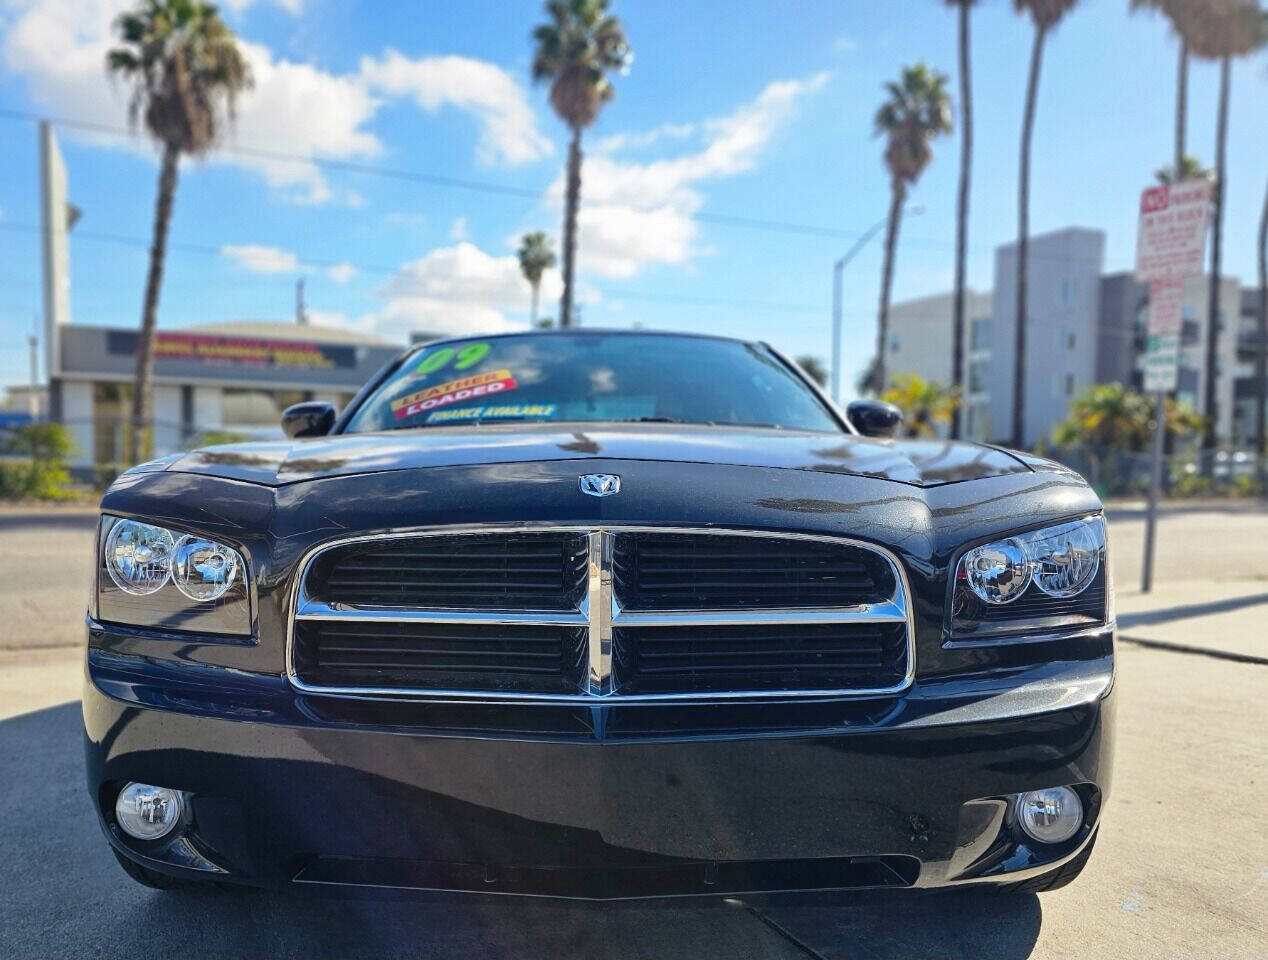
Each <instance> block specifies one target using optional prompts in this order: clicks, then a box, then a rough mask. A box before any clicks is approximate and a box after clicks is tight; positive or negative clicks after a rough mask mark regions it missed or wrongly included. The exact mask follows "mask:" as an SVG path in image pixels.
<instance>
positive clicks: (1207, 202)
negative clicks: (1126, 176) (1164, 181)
mask: <svg viewBox="0 0 1268 960" xmlns="http://www.w3.org/2000/svg"><path fill="white" fill-rule="evenodd" d="M1210 211H1211V184H1210V183H1209V182H1208V181H1206V180H1185V181H1183V182H1181V183H1173V184H1171V185H1170V186H1164V187H1149V188H1148V189H1146V190H1145V191H1143V192H1142V193H1141V195H1140V221H1139V225H1138V227H1137V231H1136V279H1137V280H1139V281H1141V282H1142V283H1152V282H1153V281H1155V280H1181V281H1183V280H1184V279H1185V278H1187V277H1196V276H1198V275H1199V274H1201V273H1202V255H1203V252H1204V251H1205V249H1206V220H1207V217H1208V216H1209V215H1210Z"/></svg>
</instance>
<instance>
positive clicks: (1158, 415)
mask: <svg viewBox="0 0 1268 960" xmlns="http://www.w3.org/2000/svg"><path fill="white" fill-rule="evenodd" d="M1179 70H1180V79H1181V82H1180V83H1179V84H1178V85H1177V87H1178V89H1179V91H1180V98H1181V99H1179V100H1178V101H1177V103H1176V147H1175V149H1176V154H1175V165H1174V166H1173V167H1172V168H1171V179H1172V181H1173V182H1174V183H1179V182H1180V171H1181V170H1183V169H1184V121H1185V101H1184V99H1183V98H1184V97H1185V94H1186V92H1187V88H1188V72H1189V47H1188V44H1186V43H1185V42H1184V41H1183V40H1181V41H1180V65H1179ZM1216 282H1217V283H1218V282H1219V278H1218V277H1217V278H1216ZM1152 308H1153V303H1152V298H1151V303H1150V309H1152ZM1180 335H1181V337H1183V336H1184V323H1183V321H1181V324H1180ZM1178 363H1179V361H1177V364H1178ZM1178 375H1179V374H1178V372H1177V376H1178ZM1154 421H1155V423H1154V450H1153V458H1152V461H1151V462H1150V464H1149V496H1148V498H1147V500H1146V506H1145V556H1144V557H1143V558H1142V561H1141V564H1140V592H1141V593H1148V592H1149V591H1150V590H1152V589H1153V586H1154V538H1155V536H1156V535H1157V528H1158V490H1159V488H1160V487H1161V486H1162V455H1163V453H1164V451H1165V448H1166V443H1167V394H1166V392H1165V391H1162V390H1159V391H1158V395H1157V407H1155V410H1154Z"/></svg>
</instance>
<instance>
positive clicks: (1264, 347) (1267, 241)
mask: <svg viewBox="0 0 1268 960" xmlns="http://www.w3.org/2000/svg"><path fill="white" fill-rule="evenodd" d="M1258 319H1259V322H1258V324H1257V326H1258V331H1257V332H1258V334H1259V337H1258V339H1259V350H1258V352H1257V353H1256V354H1255V452H1256V454H1258V456H1259V476H1260V482H1261V483H1262V482H1263V477H1264V475H1265V473H1268V463H1266V462H1265V458H1266V457H1268V187H1266V188H1265V189H1264V209H1263V212H1262V213H1261V214H1260V215H1259V318H1258ZM1261 492H1264V491H1262V490H1261Z"/></svg>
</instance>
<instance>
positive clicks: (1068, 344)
mask: <svg viewBox="0 0 1268 960" xmlns="http://www.w3.org/2000/svg"><path fill="white" fill-rule="evenodd" d="M1074 342H1075V341H1074V331H1073V330H1071V331H1070V333H1069V334H1068V335H1067V336H1066V344H1065V345H1066V349H1067V350H1073V349H1074Z"/></svg>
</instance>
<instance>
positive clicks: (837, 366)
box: [829, 206, 925, 403]
mask: <svg viewBox="0 0 1268 960" xmlns="http://www.w3.org/2000/svg"><path fill="white" fill-rule="evenodd" d="M924 212H925V208H924V207H919V206H916V207H908V208H907V213H908V214H910V215H911V216H913V217H914V216H919V215H920V214H922V213H924ZM888 222H889V217H882V218H881V219H880V220H878V221H877V222H876V223H874V224H873V225H872V226H871V227H870V228H868V230H867V232H866V233H864V234H863V235H862V236H861V237H859V238H858V239H857V240H855V241H854V246H852V247H850V249H849V250H847V251H846V252H845V256H843V257H841V258H840V259H839V260H836V261H835V262H834V263H833V264H832V378H831V381H830V387H829V389H830V391H831V395H832V402H833V403H840V402H841V300H842V289H841V288H842V285H843V283H844V274H845V268H846V265H847V264H849V262H850V261H851V260H853V259H854V258H855V257H856V256H857V255H858V253H859V251H860V250H862V249H863V248H864V247H865V246H867V242H868V241H869V240H871V239H872V237H874V236H876V235H877V234H878V233H880V231H881V228H882V227H883V226H885V224H886V223H888Z"/></svg>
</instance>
